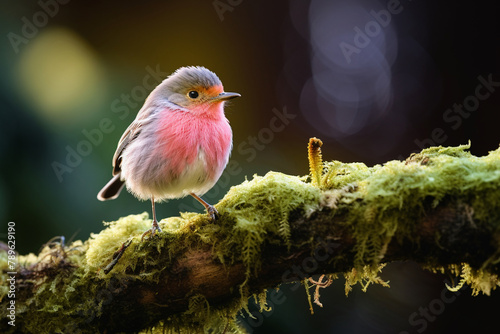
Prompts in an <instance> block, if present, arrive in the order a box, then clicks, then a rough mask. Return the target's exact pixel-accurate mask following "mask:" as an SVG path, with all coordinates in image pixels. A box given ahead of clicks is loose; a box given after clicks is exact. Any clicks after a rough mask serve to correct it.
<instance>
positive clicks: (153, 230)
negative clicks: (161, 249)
mask: <svg viewBox="0 0 500 334" xmlns="http://www.w3.org/2000/svg"><path fill="white" fill-rule="evenodd" d="M160 232H161V228H160V226H159V225H158V222H157V221H156V220H153V226H151V228H150V229H149V230H147V231H146V232H144V233H143V234H142V237H141V242H142V241H143V240H144V237H146V236H148V235H151V236H150V238H149V239H151V238H154V237H155V236H156V234H157V233H160Z"/></svg>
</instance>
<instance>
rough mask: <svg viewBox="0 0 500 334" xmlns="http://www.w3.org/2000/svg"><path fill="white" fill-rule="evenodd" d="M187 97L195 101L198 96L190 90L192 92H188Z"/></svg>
mask: <svg viewBox="0 0 500 334" xmlns="http://www.w3.org/2000/svg"><path fill="white" fill-rule="evenodd" d="M188 96H189V97H190V98H192V99H196V98H197V97H198V96H199V94H198V92H197V91H195V90H192V91H190V92H189V93H188Z"/></svg>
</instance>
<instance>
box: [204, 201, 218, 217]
mask: <svg viewBox="0 0 500 334" xmlns="http://www.w3.org/2000/svg"><path fill="white" fill-rule="evenodd" d="M207 213H208V215H209V216H210V218H212V220H217V218H219V212H218V211H217V209H216V208H215V206H213V205H210V204H209V205H208V206H207Z"/></svg>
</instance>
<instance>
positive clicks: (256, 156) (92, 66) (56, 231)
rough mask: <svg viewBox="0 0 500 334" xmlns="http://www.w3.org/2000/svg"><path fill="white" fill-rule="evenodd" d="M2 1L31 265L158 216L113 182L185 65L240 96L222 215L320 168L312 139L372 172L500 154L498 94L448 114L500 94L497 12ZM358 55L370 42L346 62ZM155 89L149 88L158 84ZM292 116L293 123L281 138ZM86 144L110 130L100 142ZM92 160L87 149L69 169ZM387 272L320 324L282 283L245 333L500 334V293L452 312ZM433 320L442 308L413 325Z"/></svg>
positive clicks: (7, 147)
mask: <svg viewBox="0 0 500 334" xmlns="http://www.w3.org/2000/svg"><path fill="white" fill-rule="evenodd" d="M61 1H62V0H61ZM0 3H1V4H2V7H1V10H0V37H1V39H0V41H1V42H0V108H1V113H0V161H1V164H0V171H1V173H0V220H1V221H2V224H3V226H4V229H5V231H6V224H7V222H9V221H13V222H15V223H16V245H17V250H18V251H19V252H20V253H22V254H24V253H28V252H36V251H37V250H38V248H39V247H40V245H41V244H43V243H44V242H46V241H47V240H49V239H50V238H51V237H53V236H54V235H64V236H66V237H67V238H70V237H73V238H76V239H87V238H88V237H89V234H90V233H92V232H99V231H100V230H101V229H102V228H103V225H102V221H111V220H116V219H117V218H119V217H121V216H125V215H128V214H135V213H140V212H144V211H147V212H150V204H149V203H148V202H139V201H137V200H136V199H135V198H134V197H133V196H132V195H130V194H128V193H127V192H123V193H122V195H121V196H120V197H119V198H118V199H116V200H114V201H109V202H99V201H97V199H96V194H97V192H98V191H99V189H100V188H101V187H102V186H103V185H104V184H105V183H106V182H107V181H108V179H109V177H110V176H111V158H112V155H113V153H114V149H115V148H116V144H117V141H118V139H119V138H120V136H121V134H122V132H123V131H124V130H125V128H126V127H127V126H128V124H129V123H130V122H131V121H132V120H133V119H134V117H135V114H136V112H137V111H138V109H139V108H140V106H141V105H142V103H143V100H144V98H145V97H146V92H147V93H149V91H150V90H151V89H147V88H146V87H145V86H144V79H145V78H146V76H147V75H149V72H150V71H151V70H149V71H148V70H147V68H150V69H153V71H154V69H158V70H159V72H160V74H161V75H162V76H163V77H164V76H166V75H168V74H170V73H171V72H173V71H174V70H175V69H177V68H178V67H180V66H185V65H203V66H206V67H207V68H209V69H211V70H213V71H214V72H216V73H217V74H218V75H219V77H220V78H221V80H222V81H223V83H224V86H225V88H226V90H227V91H236V92H239V93H241V94H242V98H241V99H237V100H234V102H232V103H231V104H230V105H229V106H228V107H227V108H226V115H227V117H228V119H229V120H230V122H231V125H232V128H233V132H234V150H233V154H232V158H231V161H233V162H234V163H237V164H238V166H240V167H241V172H239V173H236V175H230V177H227V178H225V179H224V180H221V181H220V184H219V185H217V186H216V187H215V188H214V189H213V190H212V191H211V192H209V193H207V194H206V195H205V198H206V199H207V200H208V201H210V202H212V203H216V202H217V201H218V200H219V199H220V198H222V196H223V194H224V193H225V192H226V190H227V189H228V188H229V187H230V186H231V185H234V184H238V183H240V182H242V181H243V180H244V178H245V176H248V177H251V176H252V175H253V174H255V173H257V174H261V175H262V174H264V173H266V172H267V171H269V170H275V171H281V172H284V173H289V174H296V175H303V174H306V173H308V166H307V156H306V145H307V141H308V138H309V137H313V136H316V137H319V138H321V139H322V140H323V142H324V146H323V152H324V154H323V156H324V158H325V159H329V160H331V159H336V160H342V161H345V162H354V161H361V162H364V163H366V164H367V165H374V164H377V163H383V162H385V161H387V160H391V159H402V158H405V157H407V156H408V155H409V154H410V153H412V152H414V151H418V150H420V149H421V148H422V147H427V146H429V145H430V144H431V143H432V142H434V143H436V144H442V145H445V146H449V145H459V144H466V143H467V142H468V141H469V140H470V141H471V143H472V147H471V151H472V153H473V154H475V155H485V154H487V152H488V151H490V150H494V149H496V148H497V147H498V145H499V143H500V131H499V130H498V124H499V122H498V121H499V119H500V116H499V112H498V105H499V102H500V92H498V91H496V90H498V88H500V87H492V90H493V92H489V93H490V95H489V96H488V97H487V98H485V99H484V100H481V101H479V103H478V105H472V106H471V107H469V109H471V110H472V111H470V112H468V111H466V112H464V113H462V114H461V115H460V114H457V113H453V112H452V111H447V110H448V109H450V108H453V106H454V104H462V103H463V102H464V101H468V103H473V102H474V95H475V94H476V87H477V86H478V85H479V84H480V83H481V80H480V79H479V77H482V78H484V79H486V80H487V79H488V77H490V76H491V80H493V81H495V82H500V75H499V60H500V54H499V37H498V36H500V35H499V33H500V31H499V26H498V25H499V23H498V22H499V20H498V15H497V12H498V11H497V9H496V2H493V1H490V2H479V3H478V2H472V1H469V2H460V3H456V2H454V3H451V2H446V3H445V2H439V3H437V2H433V1H418V0H414V1H408V0H406V1H401V2H400V3H399V5H397V6H396V5H395V4H396V3H397V2H395V1H389V2H385V1H375V0H373V1H368V0H367V1H352V0H351V1H348V0H344V1H328V0H309V1H306V0H293V1H283V0H279V1H272V2H269V1H261V0H258V1H247V0H246V1H245V0H221V1H141V2H135V1H134V2H130V3H127V2H125V1H106V2H99V1H89V0H87V1H77V0H73V1H69V2H68V3H66V4H58V5H57V7H56V6H55V5H54V4H56V2H54V1H45V2H43V1H42V2H41V3H42V4H44V5H43V6H42V5H41V4H40V3H37V2H36V1H16V2H14V1H10V2H9V3H7V2H6V1H2V2H0ZM215 5H218V6H219V7H218V8H219V9H216V8H215V7H216V6H215ZM393 6H394V7H393ZM44 7H45V9H44ZM387 9H392V10H393V12H394V13H393V14H391V15H390V19H389V18H388V16H387V15H386V16H384V15H383V13H384V12H380V11H381V10H384V11H386V10H387ZM371 11H374V12H372V13H371V14H370V12H371ZM374 13H375V14H374ZM385 13H387V12H385ZM375 16H378V18H379V20H380V22H381V24H377V23H375V22H377V21H376V20H375ZM370 29H371V30H370ZM359 31H362V32H363V33H362V34H363V35H364V36H363V35H361V34H360V33H359ZM356 43H357V44H356ZM347 44H349V45H350V46H351V47H356V45H357V46H358V47H357V49H356V52H354V53H352V54H350V55H349V56H347V57H346V56H345V55H344V54H343V52H342V47H344V49H345V48H346V45H347ZM163 77H162V79H163ZM156 80H157V81H155V78H153V77H149V78H147V81H146V86H154V85H156V84H157V83H159V81H158V80H159V79H158V78H156ZM487 92H488V91H487V90H486V89H484V88H483V89H481V90H480V93H482V94H486V93H487ZM126 96H128V101H129V102H128V103H129V104H127V102H126V101H125V100H122V99H124V98H126ZM471 101H472V102H471ZM476 101H477V100H476ZM273 110H274V111H273ZM283 110H286V113H288V114H290V115H291V116H290V117H293V119H290V121H289V124H286V125H284V126H281V124H279V125H280V126H279V127H271V124H274V123H272V122H271V120H272V119H273V117H275V113H276V112H278V111H281V112H283ZM451 117H453V118H451ZM103 120H104V121H103ZM103 124H105V125H103ZM100 126H102V127H104V128H103V129H101V130H96V129H99V127H100ZM270 129H274V130H275V131H270ZM102 130H106V131H105V132H103V131H102ZM85 133H87V134H89V133H90V134H94V137H92V138H93V140H94V142H93V143H90V142H89V141H88V139H87V137H86V136H85ZM99 133H100V134H99ZM78 150H80V152H83V153H84V154H79V158H78V157H75V156H74V155H73V156H72V157H69V158H68V154H69V153H68V152H75V151H76V152H77V153H78ZM67 159H69V160H68V161H69V163H68V161H67ZM63 165H64V166H66V167H61V166H63ZM54 166H57V168H58V170H59V172H56V171H55V169H54ZM61 168H62V169H61ZM62 171H64V172H62ZM185 210H191V211H199V212H202V211H203V210H202V207H201V206H200V205H198V204H197V203H195V202H193V201H192V200H191V199H187V198H186V199H184V200H173V201H170V202H169V203H166V204H161V205H158V206H157V213H158V216H159V217H168V216H171V215H177V214H178V212H179V211H185ZM0 236H1V237H2V238H5V233H3V232H1V231H0ZM382 277H383V278H384V279H386V280H390V281H391V288H390V289H387V288H382V287H379V286H375V287H371V288H369V289H368V292H367V293H363V292H361V290H360V288H359V287H356V288H355V289H354V291H353V292H352V293H351V294H350V295H349V297H347V298H346V297H345V296H344V292H343V279H339V280H338V281H336V282H335V283H334V284H333V285H332V286H331V287H330V288H328V289H323V290H322V298H321V301H322V303H323V305H324V308H323V309H320V308H319V307H316V308H315V313H316V314H315V315H310V313H309V310H308V305H307V300H306V297H305V292H304V289H303V288H299V289H297V290H291V287H290V286H283V287H282V291H283V295H280V298H278V300H279V302H278V303H274V304H277V305H275V308H274V310H273V311H272V312H269V313H265V314H264V315H263V316H260V318H259V317H258V318H257V320H254V321H253V322H252V321H248V320H247V322H248V323H249V324H251V326H250V327H249V328H250V331H252V332H254V333H306V332H315V333H400V332H404V331H407V332H409V333H422V332H425V333H457V332H462V333H466V332H477V331H481V330H483V329H486V328H495V327H496V314H497V308H496V307H494V305H495V302H497V303H498V301H499V296H498V292H497V291H495V292H493V294H492V296H491V297H486V296H479V297H471V296H470V291H469V290H467V289H466V290H465V291H463V292H461V293H460V295H458V296H454V295H453V294H452V293H451V292H446V291H445V294H444V296H445V297H444V298H445V299H446V301H447V302H446V303H445V302H443V300H444V299H442V298H443V297H442V296H443V295H442V293H443V289H444V280H445V279H446V277H442V276H440V275H435V274H431V273H428V272H425V271H422V270H420V269H419V268H418V266H416V265H415V264H412V263H397V264H391V265H389V266H388V267H387V268H386V269H385V270H384V271H383V273H382ZM452 297H456V298H454V299H453V298H452ZM451 299H453V301H450V300H451ZM441 306H442V307H441ZM424 308H428V309H430V311H433V313H429V314H430V315H429V316H428V317H427V319H426V318H425V317H424V316H421V315H418V316H416V317H415V318H414V320H415V322H410V321H409V319H410V317H411V315H412V314H413V313H414V312H417V313H419V312H421V311H422V310H423V309H424ZM430 311H429V312H430ZM422 312H425V311H422ZM424 319H426V320H424ZM424 327H425V328H424Z"/></svg>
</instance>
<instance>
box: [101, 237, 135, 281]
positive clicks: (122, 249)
mask: <svg viewBox="0 0 500 334" xmlns="http://www.w3.org/2000/svg"><path fill="white" fill-rule="evenodd" d="M131 243H132V239H129V240H127V241H125V242H124V243H123V244H122V246H121V247H120V249H118V250H117V251H116V252H115V253H114V254H113V261H111V262H110V263H109V264H108V265H107V266H106V268H104V274H106V275H107V274H108V273H109V272H110V271H111V270H113V268H114V267H115V266H116V264H117V263H118V261H119V260H120V258H121V257H122V255H123V253H125V250H127V248H128V246H130V244H131Z"/></svg>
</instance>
